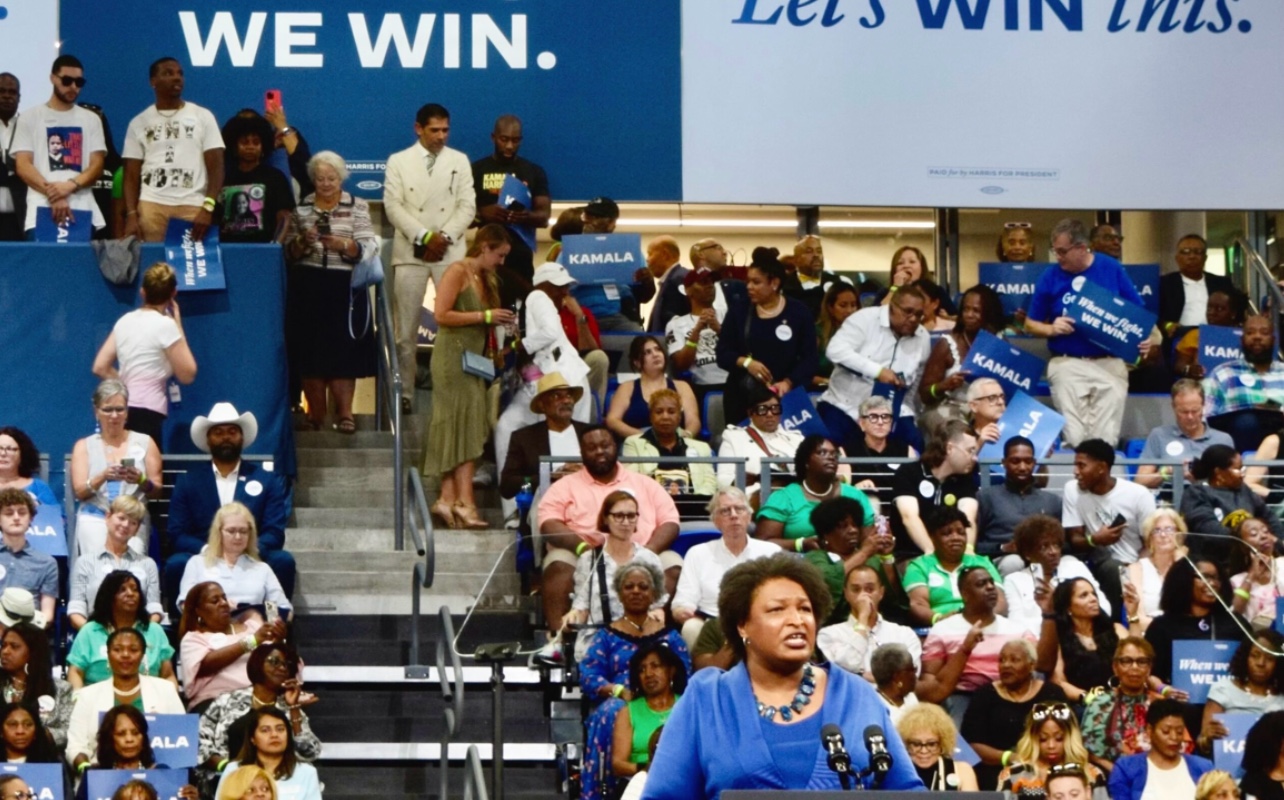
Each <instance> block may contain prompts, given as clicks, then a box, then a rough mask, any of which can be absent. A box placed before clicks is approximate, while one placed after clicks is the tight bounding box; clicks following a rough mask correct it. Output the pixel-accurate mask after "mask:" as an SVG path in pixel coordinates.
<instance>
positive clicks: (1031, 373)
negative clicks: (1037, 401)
mask: <svg viewBox="0 0 1284 800" xmlns="http://www.w3.org/2000/svg"><path fill="white" fill-rule="evenodd" d="M1043 367H1044V363H1043V359H1041V358H1039V357H1038V356H1036V355H1032V354H1031V353H1027V352H1026V351H1024V350H1021V349H1019V348H1016V347H1013V346H1012V345H1010V344H1008V343H1007V342H1005V341H1003V340H1002V339H1000V338H999V337H997V336H995V335H994V334H992V333H990V332H989V331H978V332H977V334H976V340H975V341H973V342H972V347H971V349H969V350H968V351H967V358H966V359H964V361H963V370H964V372H968V373H970V374H971V377H972V378H980V377H988V378H994V379H995V380H997V381H998V382H999V383H1001V384H1002V385H1003V393H1004V394H1006V395H1007V396H1009V397H1011V396H1012V395H1013V394H1015V393H1016V392H1019V391H1020V392H1026V393H1029V392H1030V391H1031V390H1032V388H1033V387H1034V385H1035V384H1036V383H1038V382H1039V378H1041V377H1043Z"/></svg>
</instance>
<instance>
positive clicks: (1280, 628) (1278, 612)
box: [1271, 597, 1284, 634]
mask: <svg viewBox="0 0 1284 800" xmlns="http://www.w3.org/2000/svg"><path fill="white" fill-rule="evenodd" d="M1271 627H1273V628H1275V632H1276V633H1281V634H1284V597H1277V598H1275V624H1274V625H1273V626H1271Z"/></svg>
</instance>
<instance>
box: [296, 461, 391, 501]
mask: <svg viewBox="0 0 1284 800" xmlns="http://www.w3.org/2000/svg"><path fill="white" fill-rule="evenodd" d="M387 471H388V472H391V471H392V470H391V469H389V470H387ZM393 494H394V492H393V488H392V482H391V479H389V482H388V483H385V484H384V485H383V486H382V487H379V488H366V487H360V486H296V487H295V488H294V504H295V506H304V507H306V508H392V507H393Z"/></svg>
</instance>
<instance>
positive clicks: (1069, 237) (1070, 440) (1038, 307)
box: [1025, 219, 1150, 445]
mask: <svg viewBox="0 0 1284 800" xmlns="http://www.w3.org/2000/svg"><path fill="white" fill-rule="evenodd" d="M1088 241H1089V240H1088V229H1087V228H1086V227H1085V226H1084V224H1083V223H1082V222H1079V221H1078V220H1072V219H1066V220H1062V221H1061V222H1059V223H1057V226H1056V227H1055V228H1053V229H1052V252H1053V253H1054V254H1055V255H1056V258H1057V266H1058V269H1049V270H1048V271H1046V272H1044V273H1043V275H1042V276H1041V277H1040V278H1039V283H1038V284H1037V285H1036V286H1035V289H1034V296H1033V297H1031V298H1030V309H1029V313H1028V314H1027V316H1026V321H1025V328H1026V331H1027V332H1028V333H1030V334H1032V335H1034V336H1041V337H1045V338H1047V339H1048V349H1049V350H1050V351H1052V354H1053V358H1052V360H1051V361H1050V362H1048V383H1049V384H1050V386H1051V389H1052V402H1053V404H1054V405H1055V406H1056V408H1057V410H1058V411H1060V412H1061V413H1062V415H1064V416H1065V418H1066V425H1065V430H1064V431H1063V432H1062V438H1063V439H1064V440H1065V442H1066V444H1068V445H1076V444H1078V443H1079V442H1080V441H1082V440H1083V439H1085V438H1087V437H1088V436H1089V435H1095V436H1098V437H1100V438H1102V439H1105V440H1106V441H1108V442H1110V443H1112V444H1113V443H1115V442H1117V441H1118V439H1119V431H1120V428H1121V427H1122V426H1123V413H1124V403H1125V401H1126V400H1127V399H1128V368H1127V366H1126V365H1125V364H1124V360H1123V359H1122V358H1120V357H1119V356H1118V355H1115V354H1114V353H1112V352H1111V351H1109V350H1107V349H1105V348H1103V347H1101V346H1099V345H1097V344H1093V342H1092V341H1091V340H1090V339H1089V337H1088V334H1087V333H1086V332H1085V331H1083V330H1080V329H1079V328H1077V327H1076V323H1075V320H1074V318H1073V317H1072V316H1071V313H1072V312H1071V309H1072V307H1073V306H1074V305H1075V303H1076V301H1077V296H1078V294H1079V292H1080V291H1082V289H1083V287H1084V285H1085V284H1089V283H1091V284H1093V285H1095V286H1097V287H1099V288H1100V289H1102V290H1104V291H1106V292H1108V293H1109V294H1111V295H1113V296H1115V297H1121V298H1123V299H1125V300H1127V301H1130V302H1132V303H1134V304H1135V305H1137V306H1141V305H1142V299H1141V295H1140V294H1139V293H1138V292H1137V287H1136V286H1134V285H1133V283H1132V280H1131V279H1130V278H1129V277H1128V274H1127V273H1126V272H1125V271H1124V268H1123V266H1122V265H1121V264H1120V263H1119V262H1118V261H1116V260H1115V259H1113V258H1111V257H1110V256H1107V255H1105V254H1103V253H1094V252H1093V251H1092V248H1091V246H1090V245H1089V243H1088ZM1149 351H1150V342H1149V340H1143V341H1142V342H1141V344H1140V346H1139V347H1138V352H1139V353H1140V354H1141V355H1142V356H1144V355H1146V354H1147V353H1148V352H1149Z"/></svg>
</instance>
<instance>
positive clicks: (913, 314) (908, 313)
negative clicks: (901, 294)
mask: <svg viewBox="0 0 1284 800" xmlns="http://www.w3.org/2000/svg"><path fill="white" fill-rule="evenodd" d="M892 308H894V309H896V310H897V311H898V312H900V313H901V314H904V315H905V316H907V317H909V318H910V319H922V318H923V309H921V308H920V309H918V310H916V311H910V310H908V309H905V308H902V307H900V306H899V305H897V304H896V303H892Z"/></svg>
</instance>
